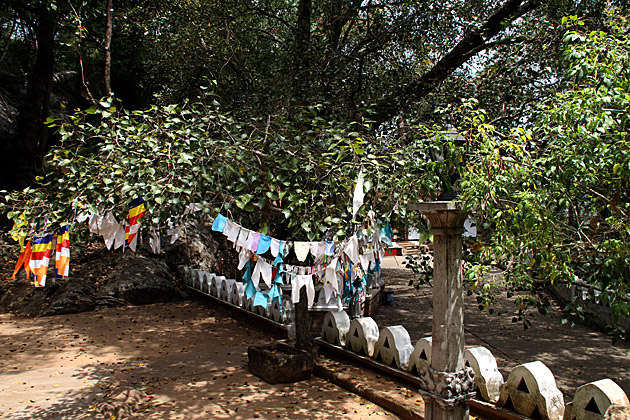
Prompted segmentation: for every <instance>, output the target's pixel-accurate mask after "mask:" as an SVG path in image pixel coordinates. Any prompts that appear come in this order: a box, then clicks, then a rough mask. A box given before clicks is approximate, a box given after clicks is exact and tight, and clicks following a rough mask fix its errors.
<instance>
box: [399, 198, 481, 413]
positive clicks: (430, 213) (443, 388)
mask: <svg viewBox="0 0 630 420" xmlns="http://www.w3.org/2000/svg"><path fill="white" fill-rule="evenodd" d="M409 208H410V209H411V210H418V211H420V212H421V213H422V214H423V215H424V216H426V217H427V219H429V222H430V223H431V233H432V234H433V264H434V267H433V273H434V274H433V332H432V337H433V343H432V347H431V366H427V367H423V368H422V369H421V370H420V372H419V376H420V381H421V389H420V392H421V393H422V397H423V399H424V402H425V419H426V420H464V419H466V420H467V419H468V413H469V408H468V402H469V400H470V399H471V398H472V397H473V396H474V380H473V375H474V374H473V372H472V369H471V368H468V367H465V366H464V312H463V300H464V297H463V293H462V287H463V279H462V277H463V273H462V233H463V232H464V221H465V220H466V216H467V212H466V211H464V210H463V206H462V203H461V202H457V201H434V202H425V203H417V204H412V205H410V206H409Z"/></svg>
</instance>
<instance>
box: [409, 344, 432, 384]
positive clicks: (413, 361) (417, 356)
mask: <svg viewBox="0 0 630 420" xmlns="http://www.w3.org/2000/svg"><path fill="white" fill-rule="evenodd" d="M432 347H433V339H432V338H431V337H424V338H421V339H420V340H418V341H417V342H416V345H415V347H414V348H413V352H412V353H411V356H409V365H408V366H407V370H408V371H409V372H411V373H412V374H413V375H418V374H419V373H420V370H421V369H422V368H423V367H426V366H431V349H432Z"/></svg>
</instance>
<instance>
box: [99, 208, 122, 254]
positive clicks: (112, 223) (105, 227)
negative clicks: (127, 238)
mask: <svg viewBox="0 0 630 420" xmlns="http://www.w3.org/2000/svg"><path fill="white" fill-rule="evenodd" d="M119 227H120V225H119V224H118V221H117V220H116V217H114V214H113V213H112V211H111V210H110V211H108V212H107V214H106V215H105V217H103V219H102V220H101V226H100V229H99V231H100V234H101V235H103V239H104V240H105V246H106V247H107V249H112V245H113V244H114V241H115V239H116V233H117V232H118V230H119ZM123 232H124V228H123Z"/></svg>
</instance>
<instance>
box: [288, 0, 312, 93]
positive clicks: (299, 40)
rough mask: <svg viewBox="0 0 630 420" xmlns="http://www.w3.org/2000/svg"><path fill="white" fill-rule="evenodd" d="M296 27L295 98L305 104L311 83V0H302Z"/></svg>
mask: <svg viewBox="0 0 630 420" xmlns="http://www.w3.org/2000/svg"><path fill="white" fill-rule="evenodd" d="M297 13H298V15H297V25H296V29H295V46H294V47H295V50H294V52H293V57H294V74H293V98H294V99H295V100H296V101H297V103H298V104H303V103H304V101H305V100H306V99H307V97H308V87H309V85H310V81H311V80H310V79H311V77H310V65H311V63H310V50H311V13H312V3H311V0H300V3H299V5H298V12H297Z"/></svg>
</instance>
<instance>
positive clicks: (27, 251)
mask: <svg viewBox="0 0 630 420" xmlns="http://www.w3.org/2000/svg"><path fill="white" fill-rule="evenodd" d="M30 261H31V241H28V243H27V244H26V247H24V250H23V251H22V253H21V254H20V256H19V257H18V261H17V264H16V265H15V270H13V276H12V277H11V278H12V279H13V280H15V275H16V274H17V273H18V272H19V271H20V268H22V266H24V271H26V278H28V277H29V276H30V275H31V267H29V262H30Z"/></svg>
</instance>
